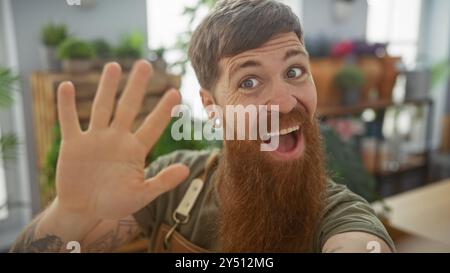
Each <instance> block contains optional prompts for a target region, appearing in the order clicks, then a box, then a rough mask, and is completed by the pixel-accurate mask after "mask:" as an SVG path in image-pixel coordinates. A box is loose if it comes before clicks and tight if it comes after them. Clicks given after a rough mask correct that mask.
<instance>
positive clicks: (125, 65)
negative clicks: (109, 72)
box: [117, 58, 137, 71]
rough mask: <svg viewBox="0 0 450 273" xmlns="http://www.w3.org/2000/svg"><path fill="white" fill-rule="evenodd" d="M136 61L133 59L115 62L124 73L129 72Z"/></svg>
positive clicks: (122, 59) (121, 59) (120, 59)
mask: <svg viewBox="0 0 450 273" xmlns="http://www.w3.org/2000/svg"><path fill="white" fill-rule="evenodd" d="M136 61H137V59H135V58H119V59H118V60H117V62H118V63H119V64H120V66H121V67H122V69H123V70H124V71H129V70H131V68H132V67H133V64H134V62H136Z"/></svg>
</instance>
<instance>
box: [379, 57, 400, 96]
mask: <svg viewBox="0 0 450 273" xmlns="http://www.w3.org/2000/svg"><path fill="white" fill-rule="evenodd" d="M400 61H401V58H400V57H390V56H386V57H382V58H380V62H381V65H382V70H383V73H382V75H381V79H380V81H379V82H378V92H379V99H380V100H385V101H391V100H392V90H393V89H394V85H395V81H396V79H397V76H398V74H399V72H398V69H397V64H398V63H399V62H400Z"/></svg>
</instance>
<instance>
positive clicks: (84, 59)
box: [58, 38, 95, 73]
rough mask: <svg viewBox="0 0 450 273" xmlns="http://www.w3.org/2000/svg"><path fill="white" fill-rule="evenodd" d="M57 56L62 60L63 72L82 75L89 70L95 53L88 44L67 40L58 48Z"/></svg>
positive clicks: (73, 39)
mask: <svg viewBox="0 0 450 273" xmlns="http://www.w3.org/2000/svg"><path fill="white" fill-rule="evenodd" d="M58 56H59V58H60V59H61V60H63V69H64V71H65V72H67V73H84V72H87V71H89V70H90V69H91V67H92V64H93V62H92V59H93V58H94V57H95V51H94V48H93V47H92V45H91V44H90V43H88V42H85V41H82V40H78V39H75V38H69V39H66V40H65V41H64V42H63V43H62V44H61V45H60V46H59V48H58Z"/></svg>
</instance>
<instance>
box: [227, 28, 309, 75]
mask: <svg viewBox="0 0 450 273" xmlns="http://www.w3.org/2000/svg"><path fill="white" fill-rule="evenodd" d="M287 49H300V50H303V51H305V49H304V46H303V44H302V43H301V42H300V40H299V39H298V37H297V35H296V34H295V33H294V32H289V33H283V34H280V35H277V36H275V37H273V38H272V39H270V40H269V41H267V42H266V43H264V44H263V45H261V46H260V47H258V48H254V49H250V50H247V51H244V52H242V53H239V54H237V55H235V56H231V57H226V58H223V59H222V60H221V61H220V65H221V66H222V68H224V71H227V70H229V69H230V68H231V67H232V66H233V65H234V64H236V63H238V62H240V61H242V60H244V59H247V58H256V57H265V56H267V55H281V54H283V53H284V52H285V51H286V50H287Z"/></svg>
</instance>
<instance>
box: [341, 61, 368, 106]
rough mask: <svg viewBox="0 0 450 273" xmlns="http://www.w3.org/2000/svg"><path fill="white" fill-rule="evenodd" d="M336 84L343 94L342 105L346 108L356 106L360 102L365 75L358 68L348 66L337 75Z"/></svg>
mask: <svg viewBox="0 0 450 273" xmlns="http://www.w3.org/2000/svg"><path fill="white" fill-rule="evenodd" d="M334 83H335V85H336V87H337V88H338V89H339V90H340V92H341V103H342V104H343V105H346V106H348V105H354V104H357V103H358V102H359V93H360V88H361V87H362V86H363V84H364V73H363V72H362V71H361V69H360V68H358V67H357V66H353V65H347V66H344V67H343V68H342V69H341V70H340V71H339V72H338V73H337V74H336V76H335V77H334Z"/></svg>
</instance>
